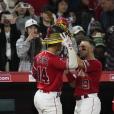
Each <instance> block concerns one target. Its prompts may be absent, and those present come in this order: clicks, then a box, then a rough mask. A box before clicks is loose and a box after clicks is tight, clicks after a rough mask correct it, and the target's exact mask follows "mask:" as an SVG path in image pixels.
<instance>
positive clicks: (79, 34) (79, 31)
mask: <svg viewBox="0 0 114 114" xmlns="http://www.w3.org/2000/svg"><path fill="white" fill-rule="evenodd" d="M71 32H72V34H73V38H74V39H75V41H76V43H77V45H79V44H80V41H81V40H82V39H83V38H84V37H85V31H84V29H83V27H81V26H79V25H77V26H74V27H73V28H72V31H71Z"/></svg>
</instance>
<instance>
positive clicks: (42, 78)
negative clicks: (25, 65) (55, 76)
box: [37, 67, 49, 84]
mask: <svg viewBox="0 0 114 114" xmlns="http://www.w3.org/2000/svg"><path fill="white" fill-rule="evenodd" d="M37 71H38V73H37V74H38V82H43V83H44V84H49V76H48V75H47V71H46V68H45V67H43V68H41V67H38V68H37Z"/></svg>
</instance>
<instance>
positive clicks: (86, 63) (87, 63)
mask: <svg viewBox="0 0 114 114" xmlns="http://www.w3.org/2000/svg"><path fill="white" fill-rule="evenodd" d="M83 62H84V66H85V71H87V67H88V66H89V62H88V61H87V60H84V61H83Z"/></svg>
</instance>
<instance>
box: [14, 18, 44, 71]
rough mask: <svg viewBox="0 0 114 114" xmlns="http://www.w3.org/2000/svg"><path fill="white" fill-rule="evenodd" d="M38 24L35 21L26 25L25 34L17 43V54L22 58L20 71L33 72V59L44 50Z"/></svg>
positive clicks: (27, 22)
mask: <svg viewBox="0 0 114 114" xmlns="http://www.w3.org/2000/svg"><path fill="white" fill-rule="evenodd" d="M39 34H40V33H39V30H38V24H37V22H36V21H35V20H34V19H29V20H27V21H26V23H25V34H24V35H21V36H20V38H19V39H18V40H17V42H16V48H17V54H18V57H19V58H20V65H19V71H31V65H32V61H33V58H34V56H35V55H36V54H38V53H39V52H40V50H41V48H42V44H41V40H40V38H39V36H40V35H39Z"/></svg>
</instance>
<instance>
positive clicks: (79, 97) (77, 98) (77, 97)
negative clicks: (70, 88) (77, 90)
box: [75, 93, 97, 100]
mask: <svg viewBox="0 0 114 114" xmlns="http://www.w3.org/2000/svg"><path fill="white" fill-rule="evenodd" d="M96 96H97V93H92V94H86V95H81V96H75V99H76V100H82V99H85V98H89V97H96Z"/></svg>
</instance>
